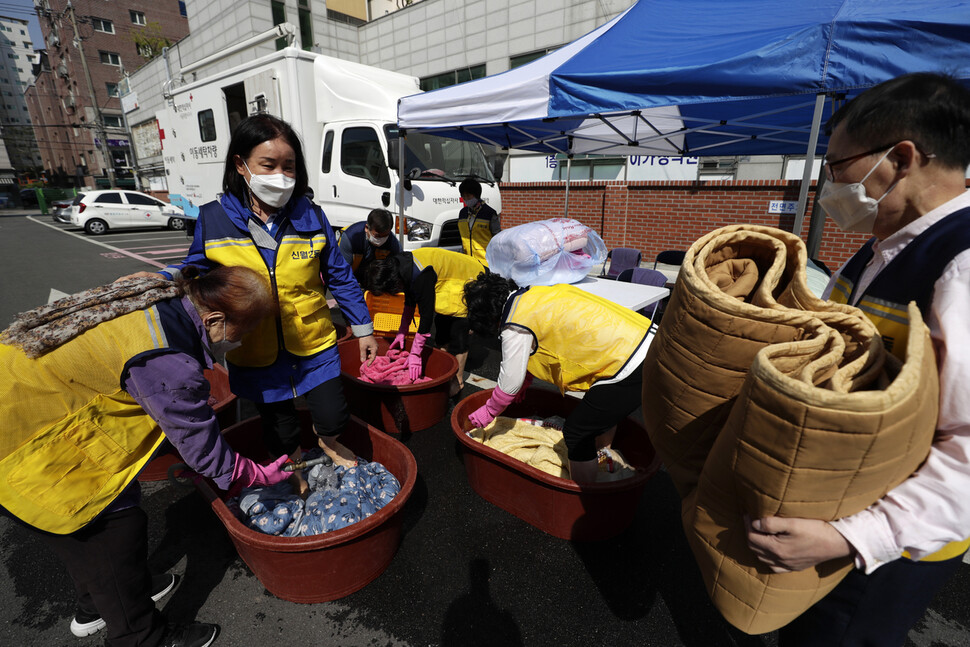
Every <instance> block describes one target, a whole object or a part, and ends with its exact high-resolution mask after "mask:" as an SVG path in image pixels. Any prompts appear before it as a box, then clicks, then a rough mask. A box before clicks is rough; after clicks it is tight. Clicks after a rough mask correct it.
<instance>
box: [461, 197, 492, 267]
mask: <svg viewBox="0 0 970 647" xmlns="http://www.w3.org/2000/svg"><path fill="white" fill-rule="evenodd" d="M483 206H484V205H483ZM490 223H491V221H490V220H489V219H488V218H475V224H473V225H472V226H471V228H470V231H469V227H468V219H467V218H459V219H458V233H459V234H460V235H461V248H462V251H464V252H465V254H467V255H468V256H470V257H472V258H474V259H476V260H478V261H479V262H481V264H482V265H484V266H485V267H488V261H487V260H485V249H486V248H487V247H488V241H490V240H492V230H491V229H490Z"/></svg>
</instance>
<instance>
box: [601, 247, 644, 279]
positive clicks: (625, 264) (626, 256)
mask: <svg viewBox="0 0 970 647" xmlns="http://www.w3.org/2000/svg"><path fill="white" fill-rule="evenodd" d="M642 259H643V254H641V253H640V250H638V249H632V248H630V247H617V248H615V249H611V250H610V251H609V253H608V254H607V255H606V260H605V261H604V262H603V270H602V271H601V272H600V276H601V277H603V278H607V279H615V278H617V277H618V276H619V275H620V272H622V271H623V270H628V269H632V268H635V267H640V261H641V260H642ZM607 265H609V267H607Z"/></svg>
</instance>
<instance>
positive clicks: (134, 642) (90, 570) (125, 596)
mask: <svg viewBox="0 0 970 647" xmlns="http://www.w3.org/2000/svg"><path fill="white" fill-rule="evenodd" d="M31 530H32V532H33V533H34V534H36V535H37V536H38V537H39V538H40V540H41V541H42V542H44V543H45V544H46V545H47V546H48V547H49V548H50V549H51V550H52V551H54V553H55V554H56V555H57V557H58V558H59V559H60V560H61V562H63V563H64V566H66V567H67V572H68V573H69V574H70V576H71V580H73V582H74V588H75V589H76V590H77V597H78V610H80V611H84V612H87V613H93V614H96V615H100V616H101V617H102V618H103V619H104V621H105V624H106V625H107V626H106V631H107V636H106V638H105V643H104V644H105V645H106V646H108V647H135V646H138V647H154V645H157V644H158V643H159V642H160V641H161V638H162V633H163V630H164V628H165V623H164V622H163V621H162V617H161V614H159V612H158V611H157V610H156V609H155V603H154V602H153V601H152V576H151V572H150V571H149V570H148V515H146V514H145V512H144V511H143V510H142V509H141V508H137V507H135V508H127V509H125V510H120V511H118V512H112V513H108V514H104V515H102V516H101V517H99V518H98V519H95V520H94V521H92V522H91V523H90V524H88V525H87V526H85V527H84V528H82V529H80V530H78V531H77V532H73V533H71V534H69V535H53V534H50V533H46V532H41V531H39V530H35V529H31Z"/></svg>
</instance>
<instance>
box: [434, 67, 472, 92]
mask: <svg viewBox="0 0 970 647" xmlns="http://www.w3.org/2000/svg"><path fill="white" fill-rule="evenodd" d="M482 78H485V64H484V63H483V64H481V65H472V66H470V67H463V68H461V69H459V70H452V71H450V72H445V73H444V74H437V75H435V76H428V77H425V78H423V79H421V89H422V90H424V91H425V92H427V91H428V90H437V89H438V88H446V87H448V86H449V85H457V84H459V83H464V82H465V81H471V80H472V79H482Z"/></svg>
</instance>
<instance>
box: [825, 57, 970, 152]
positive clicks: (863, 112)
mask: <svg viewBox="0 0 970 647" xmlns="http://www.w3.org/2000/svg"><path fill="white" fill-rule="evenodd" d="M839 124H844V125H845V133H846V136H847V137H849V139H851V140H852V141H853V142H855V143H856V144H858V145H859V146H861V147H863V148H865V147H867V146H880V145H882V144H890V145H891V144H895V143H897V142H900V141H903V140H907V139H908V140H910V141H912V142H914V143H915V144H916V145H917V146H918V147H919V149H920V151H921V152H923V153H924V154H933V155H935V158H936V161H938V162H939V163H940V164H941V165H942V166H944V167H946V168H960V169H966V168H967V166H970V90H968V89H967V88H965V87H963V85H961V84H960V83H958V82H957V81H956V80H955V79H953V78H951V77H949V76H946V75H944V74H935V73H930V72H917V73H915V74H904V75H903V76H899V77H896V78H895V79H891V80H889V81H884V82H882V83H880V84H879V85H876V86H873V87H872V88H869V89H868V90H866V91H865V92H863V93H862V94H860V95H859V96H857V97H855V98H854V99H852V100H851V101H849V102H848V103H847V104H845V105H844V106H842V108H841V109H839V110H838V111H837V112H836V113H835V114H834V115H832V118H831V119H829V121H828V123H826V124H825V131H826V134H828V135H831V134H832V131H833V130H835V128H836V126H838V125H839Z"/></svg>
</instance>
